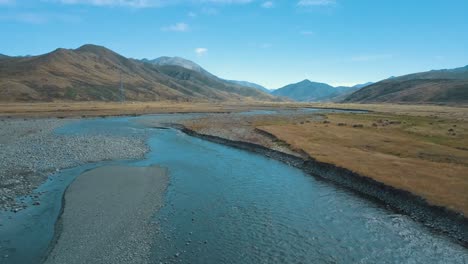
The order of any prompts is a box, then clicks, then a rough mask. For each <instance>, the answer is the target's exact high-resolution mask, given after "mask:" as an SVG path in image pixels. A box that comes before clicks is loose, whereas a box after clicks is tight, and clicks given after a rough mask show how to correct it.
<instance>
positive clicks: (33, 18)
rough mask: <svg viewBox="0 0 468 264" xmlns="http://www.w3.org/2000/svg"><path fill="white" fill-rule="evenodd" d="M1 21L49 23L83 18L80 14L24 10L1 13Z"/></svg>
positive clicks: (73, 21)
mask: <svg viewBox="0 0 468 264" xmlns="http://www.w3.org/2000/svg"><path fill="white" fill-rule="evenodd" d="M0 21H12V22H19V23H26V24H35V25H39V24H47V23H51V22H61V23H64V22H65V23H67V22H71V23H77V22H80V21H81V19H80V17H78V16H74V15H68V14H56V13H33V12H23V13H13V14H8V15H0Z"/></svg>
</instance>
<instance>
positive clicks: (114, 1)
mask: <svg viewBox="0 0 468 264" xmlns="http://www.w3.org/2000/svg"><path fill="white" fill-rule="evenodd" d="M43 1H44V0H43ZM45 1H47V2H58V3H62V4H68V5H76V4H81V5H94V6H122V7H133V8H146V7H161V6H164V5H167V4H170V3H171V1H169V0H45Z"/></svg>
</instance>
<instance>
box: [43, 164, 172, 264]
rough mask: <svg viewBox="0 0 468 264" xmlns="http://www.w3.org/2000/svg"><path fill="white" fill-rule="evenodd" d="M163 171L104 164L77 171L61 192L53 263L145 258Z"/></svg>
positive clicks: (162, 188)
mask: <svg viewBox="0 0 468 264" xmlns="http://www.w3.org/2000/svg"><path fill="white" fill-rule="evenodd" d="M167 185H168V174H167V170H166V169H164V168H160V167H156V166H151V167H122V166H104V167H100V168H97V169H94V170H91V171H88V172H86V173H84V174H82V175H80V176H78V177H77V178H76V179H75V181H74V182H73V183H72V184H71V185H70V186H69V187H68V189H67V191H66V193H65V196H64V205H63V206H64V209H63V214H62V215H61V217H60V219H59V222H58V224H57V226H58V228H57V234H56V237H57V239H56V244H55V245H53V246H52V247H53V248H52V250H51V252H50V254H49V256H48V257H47V260H46V261H45V263H46V264H53V263H70V264H73V263H103V264H105V263H112V264H118V263H149V258H150V255H151V251H150V249H151V247H152V244H153V237H154V235H155V232H157V227H156V226H155V224H154V223H153V221H152V220H151V219H152V217H153V216H154V214H155V213H156V212H157V211H158V210H159V208H161V207H162V205H163V202H164V199H163V197H164V192H165V190H166V188H167Z"/></svg>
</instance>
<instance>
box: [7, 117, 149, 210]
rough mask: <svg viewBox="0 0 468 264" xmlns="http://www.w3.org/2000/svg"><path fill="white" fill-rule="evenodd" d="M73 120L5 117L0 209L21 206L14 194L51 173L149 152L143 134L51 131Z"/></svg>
mask: <svg viewBox="0 0 468 264" xmlns="http://www.w3.org/2000/svg"><path fill="white" fill-rule="evenodd" d="M72 121H73V120H69V119H31V120H23V119H9V120H4V123H3V124H2V125H1V126H0V182H1V183H2V187H0V210H11V209H12V208H15V210H16V209H21V208H20V207H19V206H18V205H17V204H16V202H15V199H16V197H18V196H23V195H28V194H31V193H32V191H33V190H34V189H35V188H37V187H38V186H39V185H40V184H41V183H43V182H44V180H46V179H47V176H48V175H50V173H52V172H55V173H58V172H60V171H61V170H62V169H64V168H70V167H75V166H78V165H82V164H85V163H89V162H97V161H102V160H118V159H138V158H141V157H143V155H144V154H145V153H146V152H147V151H148V146H147V145H146V143H145V136H144V135H129V136H123V135H105V134H102V135H101V134H93V135H57V134H55V133H54V130H55V129H56V128H57V127H60V126H62V125H65V124H67V123H69V122H72ZM18 211H19V210H18ZM16 212H17V211H16Z"/></svg>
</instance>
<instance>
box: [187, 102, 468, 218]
mask: <svg viewBox="0 0 468 264" xmlns="http://www.w3.org/2000/svg"><path fill="white" fill-rule="evenodd" d="M313 106H316V107H325V108H346V109H366V110H370V111H372V112H369V113H359V114H353V113H324V114H319V116H321V118H318V116H317V114H307V115H304V114H299V115H286V116H284V115H283V116H281V115H279V116H252V117H242V118H239V117H236V118H229V116H228V115H226V116H224V117H220V118H214V117H211V118H206V119H202V120H197V121H193V122H191V123H188V126H189V127H190V128H192V129H194V130H196V131H199V132H201V133H205V134H212V135H218V136H222V137H226V138H230V139H237V140H242V141H249V142H252V143H257V144H262V145H265V146H267V147H272V146H273V147H275V146H276V147H275V148H276V149H279V148H280V147H284V146H289V148H290V149H291V150H293V151H296V152H297V153H304V152H305V153H307V154H308V155H309V156H311V157H313V158H315V159H317V160H319V161H322V162H326V163H331V164H335V165H337V166H339V167H344V168H347V169H350V170H352V171H355V172H357V173H359V174H361V175H364V176H367V177H370V178H373V179H375V180H377V181H380V182H383V183H385V184H387V185H391V186H393V187H396V188H399V189H403V190H407V191H410V192H412V193H414V194H417V195H419V196H421V197H423V198H425V199H426V200H427V201H428V202H430V203H432V204H436V205H441V206H445V207H448V208H450V209H452V210H455V211H458V212H461V213H463V214H464V215H468V191H467V190H468V108H466V107H449V106H434V105H415V106H410V105H360V104H313ZM259 130H260V131H265V132H268V133H270V134H273V135H274V136H276V137H277V138H278V139H279V141H276V142H275V141H273V142H271V139H270V142H267V141H266V139H265V137H262V134H261V133H260V135H258V134H257V135H255V133H258V131H259ZM281 143H282V144H281ZM278 145H279V146H278Z"/></svg>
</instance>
